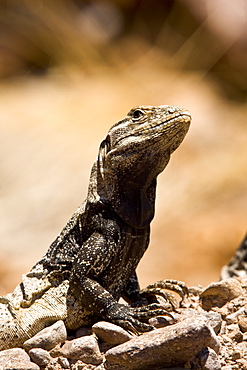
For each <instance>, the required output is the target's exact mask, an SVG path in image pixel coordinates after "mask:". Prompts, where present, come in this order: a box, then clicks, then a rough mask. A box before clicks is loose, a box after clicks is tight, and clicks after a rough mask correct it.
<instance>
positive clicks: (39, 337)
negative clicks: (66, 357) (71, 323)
mask: <svg viewBox="0 0 247 370" xmlns="http://www.w3.org/2000/svg"><path fill="white" fill-rule="evenodd" d="M66 338H67V331H66V327H65V325H64V322H63V321H62V320H60V321H57V322H55V324H53V325H51V326H48V327H47V328H45V329H43V330H41V331H40V332H39V333H38V334H36V335H35V336H34V337H32V338H30V339H28V340H26V342H24V344H23V348H24V349H25V350H26V351H29V350H30V349H32V348H43V349H46V350H50V349H52V348H54V347H55V346H56V345H57V344H59V343H63V342H65V340H66Z"/></svg>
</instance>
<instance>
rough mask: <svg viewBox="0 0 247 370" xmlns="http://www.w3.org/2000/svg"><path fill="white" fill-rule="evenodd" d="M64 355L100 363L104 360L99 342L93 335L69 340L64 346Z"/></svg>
mask: <svg viewBox="0 0 247 370" xmlns="http://www.w3.org/2000/svg"><path fill="white" fill-rule="evenodd" d="M62 352H63V356H64V357H67V358H70V359H76V360H82V361H84V362H85V363H87V364H93V365H98V364H100V363H101V362H102V361H103V356H102V355H101V353H100V350H99V346H98V342H97V340H96V339H95V337H94V336H93V335H87V336H85V337H81V338H76V339H73V340H71V341H67V342H66V343H65V344H64V345H63V347H62Z"/></svg>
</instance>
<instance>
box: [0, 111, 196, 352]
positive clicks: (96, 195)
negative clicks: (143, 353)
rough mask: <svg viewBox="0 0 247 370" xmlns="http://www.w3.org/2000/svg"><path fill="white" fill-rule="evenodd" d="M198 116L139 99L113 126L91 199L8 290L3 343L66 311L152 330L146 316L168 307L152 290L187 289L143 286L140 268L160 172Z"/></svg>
mask: <svg viewBox="0 0 247 370" xmlns="http://www.w3.org/2000/svg"><path fill="white" fill-rule="evenodd" d="M190 120H191V117H190V113H189V112H188V111H187V110H185V109H183V108H180V107H177V106H167V105H163V106H158V107H154V106H139V107H135V108H133V109H131V111H130V112H129V113H128V114H127V116H126V117H125V118H124V119H123V120H121V121H119V122H118V123H116V124H115V125H113V126H112V128H111V129H110V130H109V132H108V134H107V136H106V137H105V139H104V140H103V141H102V143H101V145H100V148H99V154H98V157H97V159H96V161H95V163H94V165H93V168H92V172H91V177H90V182H89V190H88V196H87V199H86V200H85V202H84V203H83V204H82V205H81V206H80V207H79V208H78V209H77V211H76V212H75V213H74V215H73V216H72V218H71V219H70V220H69V222H68V223H67V225H66V226H65V228H64V229H63V230H62V232H61V233H60V235H59V236H58V237H57V239H56V240H55V241H54V242H53V243H52V244H51V246H50V247H49V249H48V251H47V253H46V254H45V255H44V257H43V258H42V259H41V260H40V261H39V262H38V263H36V264H35V265H34V267H33V268H32V270H31V271H30V272H29V273H28V274H26V275H23V279H22V283H21V284H20V285H18V286H17V287H16V289H15V291H14V292H13V293H11V294H8V295H7V296H6V297H0V349H6V348H10V347H14V346H21V345H22V344H23V342H24V341H25V340H26V339H28V338H30V337H31V336H33V335H34V334H36V333H37V332H38V331H40V330H41V329H42V328H43V327H45V326H47V325H49V324H51V323H52V322H55V321H57V320H60V319H61V320H64V322H65V324H66V326H67V328H68V329H76V328H78V327H80V326H82V325H87V324H90V323H93V322H95V321H97V320H99V319H104V320H107V321H110V322H113V323H115V324H118V325H121V326H122V327H124V328H125V329H127V330H132V331H134V332H136V333H137V332H142V331H147V330H151V329H152V326H150V325H148V324H147V323H145V322H144V321H145V320H147V319H148V318H150V317H153V316H155V315H160V314H166V311H164V309H163V308H162V307H161V306H160V305H159V304H157V303H153V304H149V305H147V303H148V302H149V296H152V295H155V294H158V295H163V294H162V293H161V289H164V288H168V289H172V290H175V291H176V292H178V293H179V294H180V295H181V296H183V295H184V293H185V287H184V285H183V284H182V283H180V282H177V281H171V280H169V281H160V282H158V283H155V284H153V285H150V286H149V287H148V288H147V289H144V290H143V291H140V289H139V284H138V280H137V277H136V273H135V270H136V267H137V265H138V263H139V261H140V259H141V257H142V256H143V254H144V252H145V250H146V249H147V247H148V244H149V233H150V222H151V220H152V219H153V217H154V206H155V191H156V178H157V176H158V174H159V173H160V172H162V171H163V170H164V168H165V167H166V165H167V163H168V161H169V159H170V155H171V153H172V152H173V151H174V150H175V149H176V148H177V147H178V146H179V145H180V143H181V142H182V140H183V139H184V137H185V135H186V133H187V131H188V128H189V125H190ZM120 297H123V298H124V299H125V300H126V301H127V302H128V303H129V304H131V305H133V307H131V306H130V305H123V304H119V303H118V300H119V298H120ZM150 302H151V300H150ZM135 304H138V305H139V306H141V307H136V308H134V305H135ZM144 304H145V305H144ZM140 320H141V321H140Z"/></svg>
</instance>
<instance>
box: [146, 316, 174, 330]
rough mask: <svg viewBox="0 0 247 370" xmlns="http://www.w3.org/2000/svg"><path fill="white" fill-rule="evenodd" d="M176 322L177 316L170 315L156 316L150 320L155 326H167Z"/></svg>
mask: <svg viewBox="0 0 247 370" xmlns="http://www.w3.org/2000/svg"><path fill="white" fill-rule="evenodd" d="M175 322H176V319H175V318H172V317H169V316H156V317H151V319H149V320H148V323H149V324H150V325H153V326H154V327H155V328H157V329H158V328H164V327H165V326H168V325H171V324H173V323H175Z"/></svg>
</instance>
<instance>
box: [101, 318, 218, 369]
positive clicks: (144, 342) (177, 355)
mask: <svg viewBox="0 0 247 370" xmlns="http://www.w3.org/2000/svg"><path fill="white" fill-rule="evenodd" d="M205 347H212V348H213V349H215V350H216V351H217V352H218V350H219V342H218V340H217V338H216V335H215V333H214V331H213V330H212V328H210V326H208V325H207V324H206V322H205V320H204V319H201V318H193V319H186V320H184V321H181V322H179V323H177V324H174V325H171V326H167V327H165V328H160V329H156V330H154V331H151V332H148V333H145V334H143V335H141V336H139V337H137V338H134V339H131V340H130V341H128V342H126V343H123V344H121V345H119V346H117V347H114V348H111V349H110V350H108V351H107V352H106V353H105V357H106V364H107V366H108V365H112V364H118V365H121V366H126V367H127V368H129V369H148V368H152V367H154V366H156V367H159V366H163V367H169V366H170V367H171V366H181V365H183V364H184V363H185V362H187V361H190V360H191V359H193V358H194V357H195V356H196V355H197V354H198V352H199V351H201V350H202V349H203V348H205ZM107 368H110V367H109V366H108V367H107Z"/></svg>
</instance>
